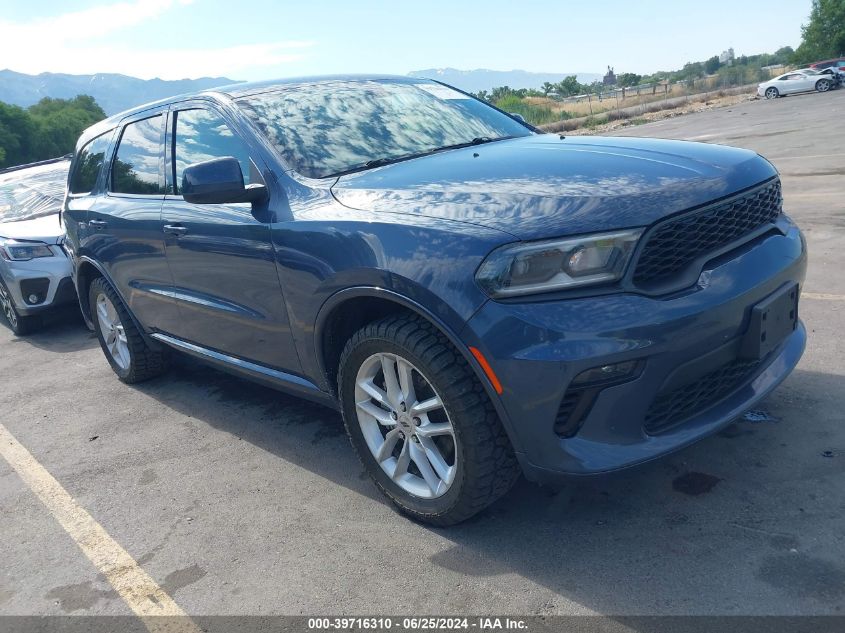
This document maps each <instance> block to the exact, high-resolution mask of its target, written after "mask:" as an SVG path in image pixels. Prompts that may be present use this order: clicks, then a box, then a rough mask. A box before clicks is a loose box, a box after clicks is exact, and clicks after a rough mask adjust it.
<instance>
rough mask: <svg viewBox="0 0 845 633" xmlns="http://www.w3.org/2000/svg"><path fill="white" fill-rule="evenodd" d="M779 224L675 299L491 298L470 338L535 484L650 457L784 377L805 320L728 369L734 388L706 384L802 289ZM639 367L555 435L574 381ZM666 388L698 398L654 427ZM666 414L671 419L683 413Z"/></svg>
mask: <svg viewBox="0 0 845 633" xmlns="http://www.w3.org/2000/svg"><path fill="white" fill-rule="evenodd" d="M779 228H780V230H781V231H782V233H774V232H773V233H770V234H767V235H766V236H763V237H762V238H759V239H757V240H755V241H754V242H751V243H749V244H746V245H745V246H743V247H741V248H740V249H738V250H737V251H735V252H733V253H732V254H731V255H730V258H723V259H721V260H719V261H718V262H716V263H711V264H708V265H707V266H705V273H706V274H704V275H702V277H701V278H700V280H699V284H698V285H697V286H695V287H694V288H692V289H690V290H688V291H685V292H683V293H679V294H677V295H674V296H672V297H670V298H655V297H646V296H643V295H638V294H612V295H604V296H597V297H591V298H577V299H575V298H573V299H568V300H555V301H546V302H531V303H504V302H495V301H488V302H487V303H486V304H485V305H484V306H483V307H482V308H481V309H480V310H479V311H478V313H476V315H475V316H474V317H473V318H472V319H471V320H470V321H469V323H468V325H467V327H466V328H465V330H464V332H463V333H462V338H463V339H464V340H465V341H466V343H467V344H468V345H472V346H475V347H478V348H479V349H480V350H481V351H482V352H483V353H484V355H485V356H486V357H487V359H488V360H489V362H490V364H491V365H492V367H493V369H494V371H495V372H496V374H497V376H498V378H499V380H500V381H501V383H502V385H503V387H504V392H503V393H502V395H501V396H500V401H499V402H497V403H496V404H497V409H498V411H499V413H500V415H501V416H502V418H503V421H504V424H505V426H506V428H507V430H508V433H509V435H510V437H511V440H512V442H513V444H514V448H515V450H516V452H517V455H518V457H519V459H520V461H521V463H522V465H523V469H524V470H525V472H526V475H527V476H528V478H529V479H534V480H539V481H547V480H550V479H554V478H556V477H557V476H558V475H561V474H591V473H599V472H606V471H611V470H616V469H620V468H625V467H628V466H632V465H634V464H638V463H641V462H644V461H647V460H650V459H654V458H656V457H659V456H660V455H663V454H665V453H668V452H671V451H674V450H677V449H679V448H681V447H683V446H686V445H688V444H690V443H692V442H694V441H696V440H698V439H700V438H702V437H705V436H707V435H710V434H712V433H713V432H715V431H717V430H719V429H720V428H722V427H724V426H725V425H727V424H728V423H730V422H731V421H733V420H734V419H736V417H738V416H739V415H741V413H742V412H743V411H744V410H746V409H748V408H750V407H752V406H753V405H754V404H755V403H756V402H757V401H759V400H760V399H761V398H762V397H764V396H765V395H766V394H767V393H768V392H769V391H771V390H772V389H774V388H775V387H776V386H777V385H778V384H779V383H780V382H781V381H782V380H783V379H784V378H786V376H787V375H788V374H789V373H790V372H791V371H792V369H793V368H794V367H795V365H796V364H797V363H798V360H799V359H800V357H801V354H802V353H803V350H804V345H805V341H806V331H805V329H804V326H803V325H802V324H800V323H799V324H798V327H797V328H796V329H795V330H794V331H793V332H792V333H791V334H790V335H789V336H787V337H786V338H785V339H784V340H783V341H782V342H781V343H780V344H779V345H778V347H777V348H775V349H774V350H773V351H772V352H771V353H769V355H768V356H767V357H765V358H764V359H762V361H760V362H758V363H756V364H754V365H752V366H749V367H746V366H745V365H741V367H740V368H741V369H742V371H740V372H739V373H737V374H736V375H734V374H728V375H729V377H731V378H732V379H733V382H732V383H731V382H728V383H726V384H727V387H725V385H722V386H723V388H722V390H721V391H719V390H718V389H716V390H709V389H710V388H709V387H707V385H705V386H702V383H701V381H703V380H708V379H709V378H708V376H710V377H711V382H712V376H713V375H717V376H719V375H721V374H718V372H717V373H716V374H713V371H714V369H718V368H719V367H723V366H727V365H723V363H724V362H729V361H730V360H731V355H733V359H734V360H735V359H736V356H737V354H738V352H737V351H736V350H738V347H739V344H740V341H741V340H742V337H743V335H744V334H745V332H746V330H747V329H748V326H749V322H750V319H751V316H750V315H751V308H752V306H754V305H755V304H757V303H759V302H760V301H761V300H763V299H764V298H766V297H768V296H769V295H771V294H772V293H774V292H775V291H777V290H778V289H780V288H782V287H784V286H785V285H786V284H789V283H798V284H801V283H803V280H804V275H805V272H806V266H807V258H806V248H805V244H804V239H803V236H802V235H801V233H800V231H799V230H798V228H797V227H796V226H795V225H794V224H792V223H791V222H790V221H789V220H788V219H786V218H785V217H784V218H783V219H782V220H781V221H780V223H779ZM632 360H636V361H639V362H638V364H637V367H638V370H637V373H635V374H634V376H633V377H632V378H631V379H629V380H628V381H627V382H622V383H621V384H615V385H613V386H609V387H605V388H603V389H601V390H599V391H598V393H597V395H595V397H594V398H593V399H592V400H591V402H590V403H589V405H590V406H589V407H588V408H587V411H586V413H583V412H582V419H581V421H580V426H579V428H578V430H577V432H575V433H574V434H573V435H572V436H571V437H562V436H561V434H560V432H559V430H558V432H556V430H555V423H556V420H557V421H558V422H559V420H560V416H561V412H562V411H563V407H562V405H563V403H564V397H565V396H567V395H568V394H571V391H569V392H568V389H569V388H570V386H571V385H570V383H571V381H572V379H573V378H574V377H575V376H577V375H578V374H580V373H581V372H583V371H585V370H588V369H591V368H594V367H597V366H603V365H609V364H613V363H621V362H625V361H632ZM679 375H680V376H681V378H682V379H680V383H679ZM696 381H698V382H696ZM679 385H680V389H679ZM670 388H671V390H670ZM726 389H727V390H726ZM667 393H669V394H674V395H676V396H678V397H680V399H681V401H682V403H683V402H686V401H685V400H684V398H686V400H687V401H688V400H689V398H687V395H688V394H693V395H696V394H697V395H698V396H701V397H699V399H698V400H697V401H694V402H693V404H692V405H691V406H686V405H689V402H686V405H685V406H686V408H685V409H684V408H683V407H682V408H681V410H682V412H683V415H681V416H680V419H677V420H673V419H668V418H666V417H664V418H663V419H662V424H661V425H660V427H659V428H655V426H654V423H653V420H654V411H655V407H656V406H657V405H658V404H660V403H661V402H664V401H665V400H666V395H667ZM713 394H715V395H713ZM658 396H660V397H658ZM664 403H665V402H664ZM669 410H670V415H669V418H671V412H672V411H676V410H675V409H671V408H670V409H669ZM663 413H664V414H665V413H666V411H665V407H664V410H663Z"/></svg>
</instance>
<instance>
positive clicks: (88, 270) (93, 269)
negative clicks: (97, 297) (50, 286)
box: [74, 255, 162, 349]
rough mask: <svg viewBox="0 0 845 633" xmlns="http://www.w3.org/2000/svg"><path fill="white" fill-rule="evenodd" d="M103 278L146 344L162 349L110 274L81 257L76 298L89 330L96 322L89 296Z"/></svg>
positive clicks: (76, 279)
mask: <svg viewBox="0 0 845 633" xmlns="http://www.w3.org/2000/svg"><path fill="white" fill-rule="evenodd" d="M100 277H102V278H103V279H105V280H106V282H107V283H108V284H109V285H110V286H111V287H112V289H113V290H114V291H115V292H116V293H117V296H118V297H120V300H121V301H122V302H123V305H124V306H126V311H127V312H128V313H129V316H130V317H131V318H132V322H133V323H134V324H135V327H137V328H138V331H139V332H140V333H141V336H142V337H143V339H144V342H145V343H146V344H147V345H148V346H149V347H151V348H153V349H161V348H162V344H161V343H159V342H158V341H156V340H155V339H153V338H151V337H150V336H149V334H147V331H146V330H145V329H144V326H143V325H141V322H140V321H138V319H137V318H136V317H135V315H134V314H133V313H132V309H131V308H130V307H129V302H128V301H127V300H126V297H124V296H123V293H122V292H121V291H120V288H118V286H117V284H116V283H114V281H112V279H111V277H110V276H109V275H108V273H107V272H106V271H105V269H103V267H102V266H101V265H100V264H99V263H98V262H96V261H94V260H93V259H91V258H90V257H86V256H84V255H83V256H81V257H79V259H78V260H77V262H76V265H75V271H74V283H75V285H76V296H77V299H79V309H80V311H81V312H82V317H83V318H84V319H85V324H86V325H87V326H88V328H89V329H91V330H93V329H94V322H93V320H92V319H91V306H90V305H89V304H88V294H89V292H90V290H91V284H92V283H94V280H95V279H98V278H100Z"/></svg>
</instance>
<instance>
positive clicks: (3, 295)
mask: <svg viewBox="0 0 845 633" xmlns="http://www.w3.org/2000/svg"><path fill="white" fill-rule="evenodd" d="M0 308H2V310H3V315H4V316H5V317H6V320H7V321H8V322H9V324H10V325H11V326H12V327H13V328H15V327H17V326H18V314H17V312H15V307H14V306H13V305H12V297H10V296H9V293H8V291H7V290H6V286H4V285H3V284H2V283H0Z"/></svg>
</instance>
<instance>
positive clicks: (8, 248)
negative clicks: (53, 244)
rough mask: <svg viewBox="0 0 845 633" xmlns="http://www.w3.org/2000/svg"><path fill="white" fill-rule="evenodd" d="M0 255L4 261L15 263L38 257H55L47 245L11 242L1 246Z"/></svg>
mask: <svg viewBox="0 0 845 633" xmlns="http://www.w3.org/2000/svg"><path fill="white" fill-rule="evenodd" d="M0 255H2V256H3V259H5V260H10V261H13V262H24V261H29V260H30V259H36V258H38V257H54V255H53V251H51V250H50V247H49V246H47V245H46V244H39V243H37V242H11V241H10V242H5V243H3V244H2V245H0Z"/></svg>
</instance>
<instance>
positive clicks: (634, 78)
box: [616, 73, 643, 88]
mask: <svg viewBox="0 0 845 633" xmlns="http://www.w3.org/2000/svg"><path fill="white" fill-rule="evenodd" d="M642 80H643V76H642V75H638V74H637V73H621V74H619V75H617V77H616V82H617V83H618V84H619V86H620V87H622V88H633V87H634V86H639V85H640V82H642Z"/></svg>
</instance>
